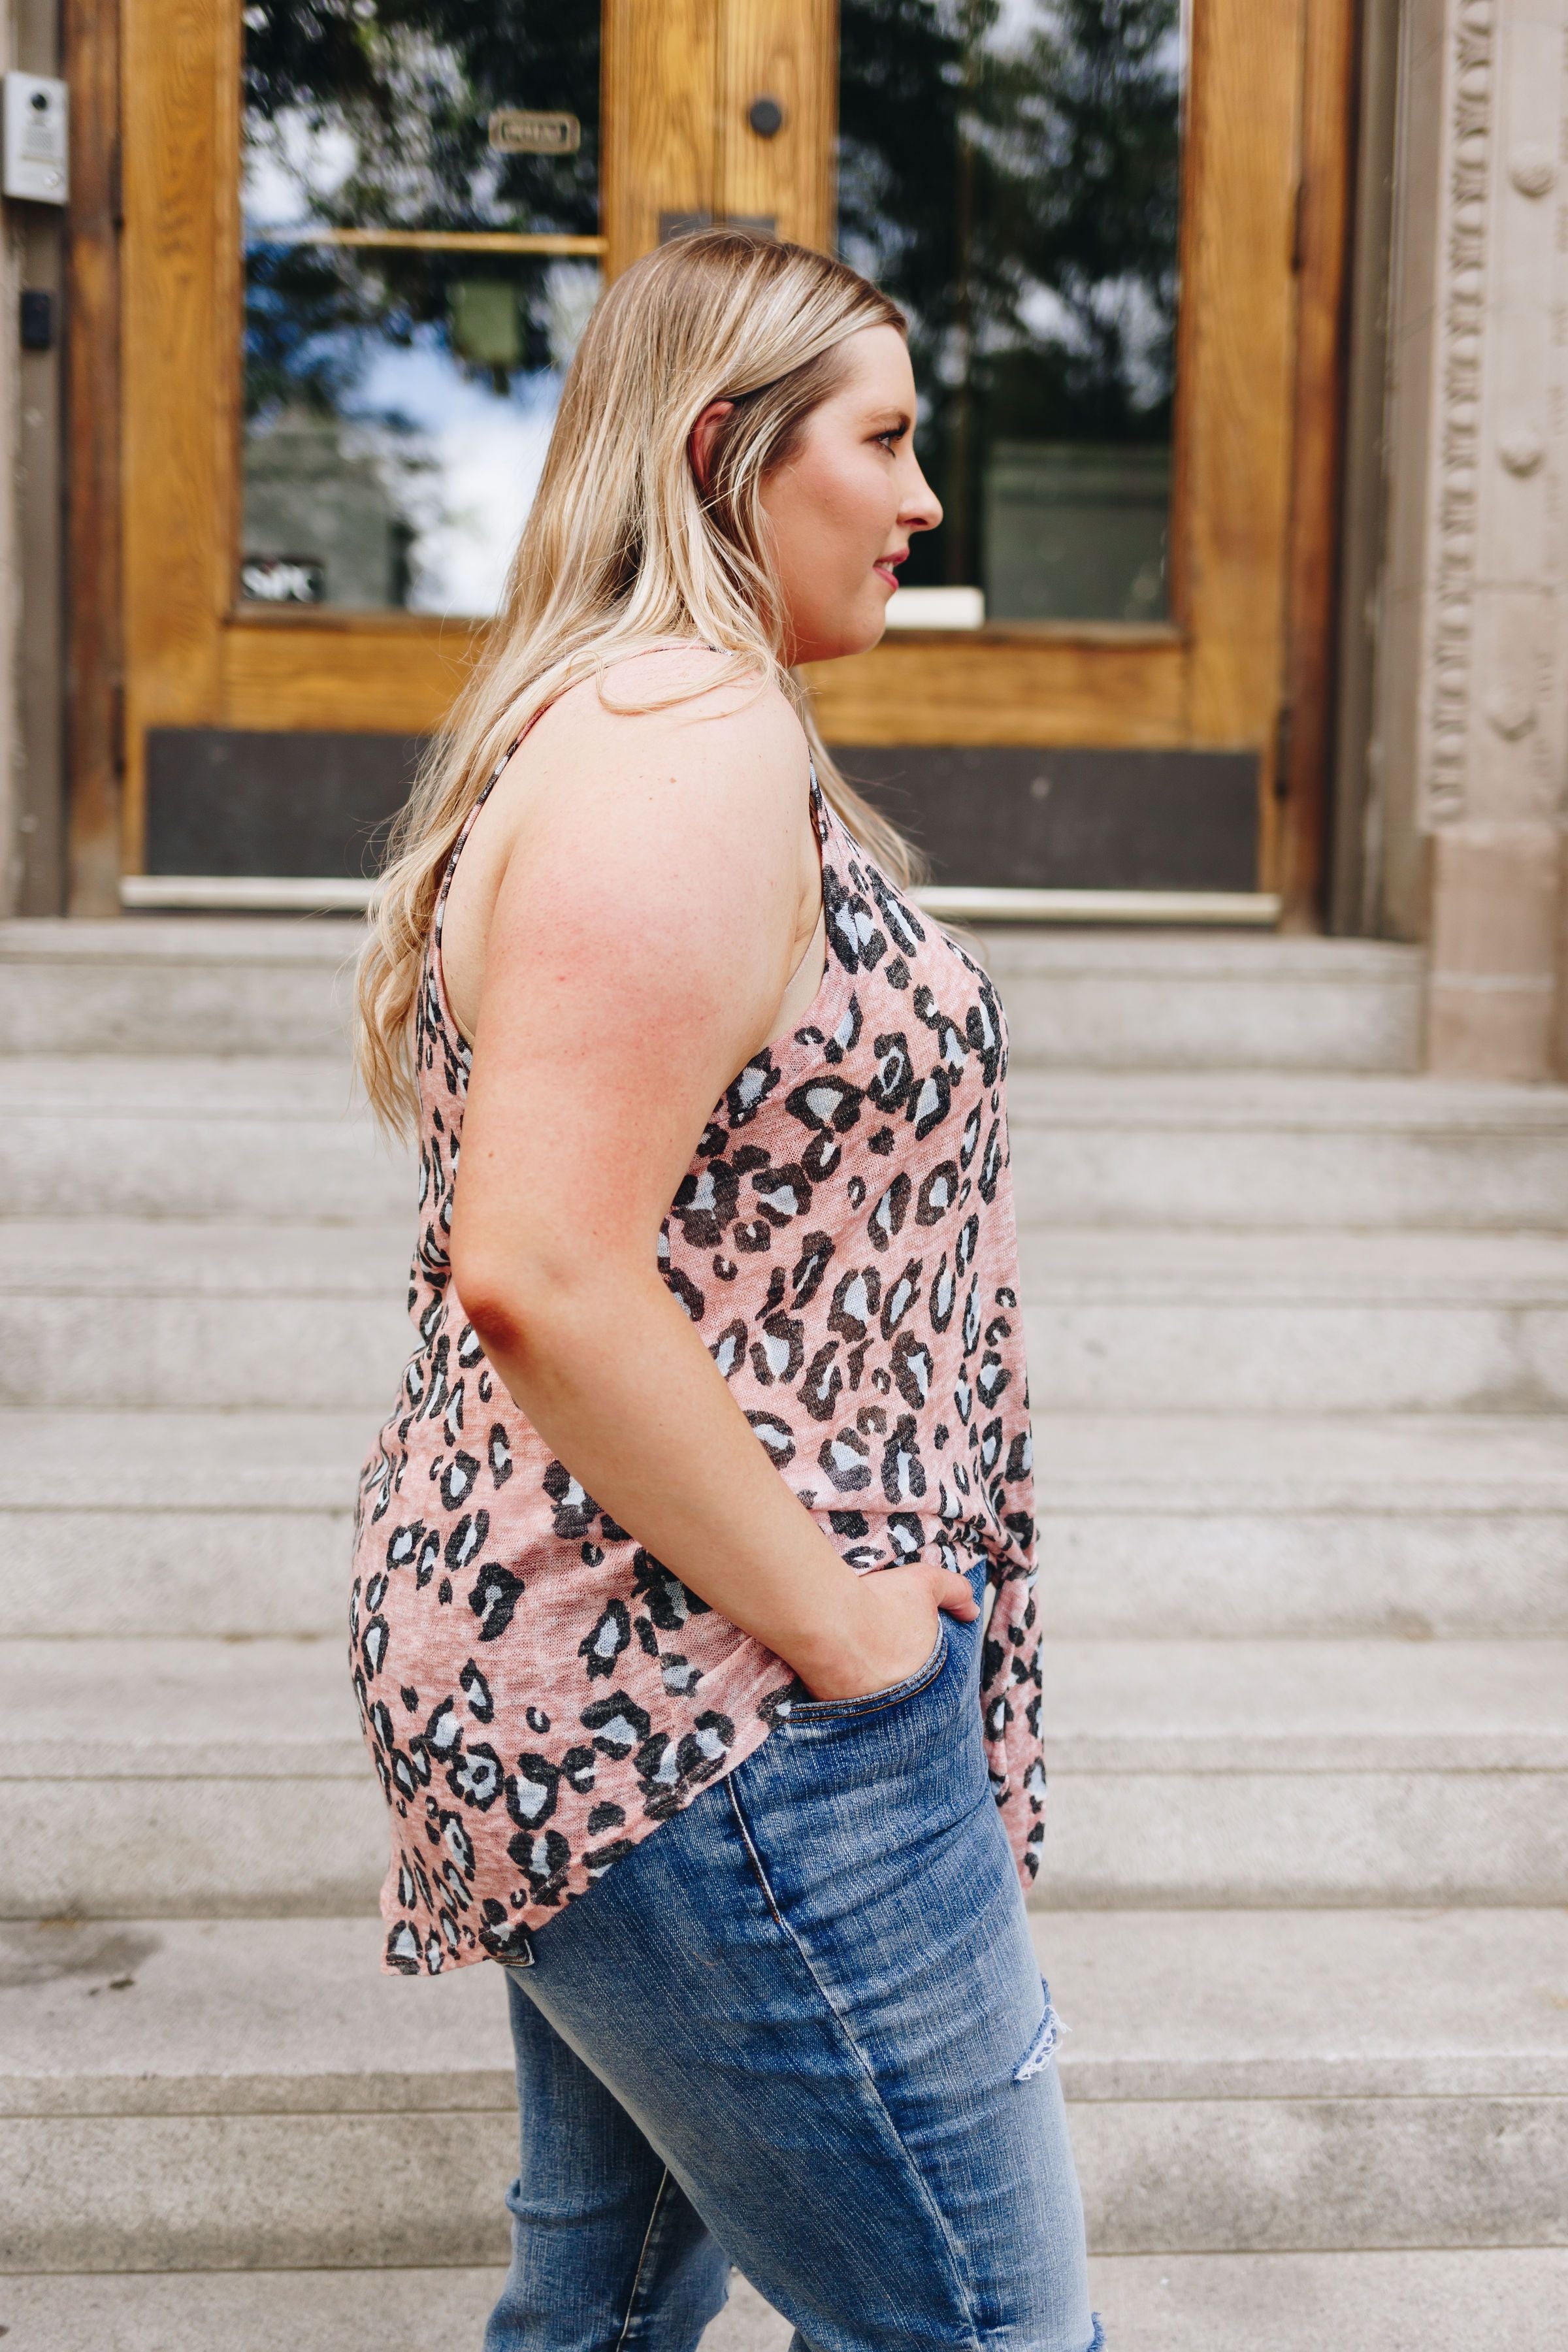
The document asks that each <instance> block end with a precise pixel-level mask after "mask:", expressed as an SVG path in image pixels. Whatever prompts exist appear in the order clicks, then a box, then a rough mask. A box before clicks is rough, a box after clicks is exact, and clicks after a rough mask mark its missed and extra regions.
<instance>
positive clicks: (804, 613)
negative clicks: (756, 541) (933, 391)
mask: <svg viewBox="0 0 1568 2352" xmlns="http://www.w3.org/2000/svg"><path fill="white" fill-rule="evenodd" d="M840 348H841V352H842V355H843V361H844V372H843V374H842V376H841V377H840V379H839V381H838V383H837V385H836V387H835V389H834V390H833V391H832V392H831V393H830V394H828V396H827V398H826V400H825V401H823V402H821V403H820V404H819V405H818V406H817V407H816V408H815V409H813V410H812V412H811V414H810V415H809V416H808V417H807V418H806V420H805V425H804V426H803V427H802V431H801V436H800V439H799V441H798V442H797V444H796V446H795V451H794V453H793V455H792V456H790V457H788V458H786V459H785V461H784V464H783V465H782V466H780V467H777V469H776V470H775V471H774V472H773V473H771V474H769V475H768V476H767V478H765V480H764V481H763V487H762V503H763V511H764V512H765V514H766V516H767V519H768V523H769V527H770V529H771V530H772V534H773V561H774V564H775V567H776V570H777V574H778V579H779V583H780V586H781V588H782V589H783V592H784V612H785V615H786V621H787V630H788V635H787V638H786V642H785V645H784V660H785V662H786V663H788V664H792V665H793V664H794V663H795V662H810V661H833V660H835V659H837V657H838V656H841V655H845V654H859V653H864V652H866V650H867V649H868V646H874V645H875V644H876V643H877V641H878V639H879V637H880V636H881V635H882V632H883V630H884V628H885V627H886V625H887V612H888V604H889V598H890V597H891V595H892V593H893V591H894V589H895V588H896V587H897V586H898V584H899V576H898V575H899V566H900V564H901V563H902V562H903V561H904V559H905V557H906V556H907V555H908V554H909V551H910V539H911V538H912V536H913V535H914V533H915V532H916V531H918V530H934V529H935V528H936V526H937V524H938V523H939V522H940V521H941V520H942V507H941V504H940V502H939V500H938V499H936V497H935V496H934V494H933V492H932V490H931V485H930V483H929V482H928V481H927V480H926V478H925V476H924V475H923V474H922V473H921V469H920V464H919V461H918V459H917V458H916V457H915V447H914V424H915V380H914V372H913V370H912V369H911V367H910V354H909V347H908V345H907V344H906V343H905V341H904V339H903V337H902V336H901V335H900V333H899V331H898V330H897V329H896V328H895V327H880V326H879V327H862V328H861V329H860V330H859V331H858V333H856V334H853V335H850V336H848V337H847V338H846V340H845V341H844V343H843V344H842V345H841V347H840Z"/></svg>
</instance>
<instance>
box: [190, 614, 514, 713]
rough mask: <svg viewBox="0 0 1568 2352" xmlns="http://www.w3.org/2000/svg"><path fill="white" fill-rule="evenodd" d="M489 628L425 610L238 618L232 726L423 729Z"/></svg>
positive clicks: (225, 686) (230, 678)
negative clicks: (326, 618) (335, 617)
mask: <svg viewBox="0 0 1568 2352" xmlns="http://www.w3.org/2000/svg"><path fill="white" fill-rule="evenodd" d="M483 635H484V631H483V627H482V625H480V624H479V623H476V622H471V621H441V620H437V619H433V618H430V617H427V616H426V615H424V614H398V613H384V614H383V613H356V614H343V615H342V620H341V622H340V623H339V624H338V625H335V626H334V625H327V626H323V625H321V619H320V617H319V616H315V615H312V617H311V618H310V619H309V620H295V621H289V620H287V619H285V618H284V617H283V616H282V615H281V614H279V617H278V618H277V619H276V620H274V619H272V618H271V617H270V616H268V618H266V619H261V618H258V619H256V620H251V619H249V618H248V617H247V618H245V619H237V620H233V621H230V622H229V623H228V624H227V625H226V627H225V628H224V630H223V632H222V688H221V695H220V698H219V702H218V707H217V709H216V713H215V714H214V716H215V718H216V723H217V724H219V725H222V726H226V727H329V728H343V729H348V730H359V729H365V730H370V731H371V732H373V733H383V734H388V735H422V734H426V733H427V732H428V731H429V730H431V729H433V728H436V727H438V726H439V725H440V724H441V722H442V720H443V719H445V717H446V715H447V710H448V709H450V708H451V704H452V701H453V698H454V697H455V696H456V695H457V692H458V688H459V687H460V686H461V685H462V683H463V677H464V674H465V672H466V670H467V668H468V663H469V661H470V660H471V659H472V657H473V655H474V652H475V650H476V648H477V647H478V646H479V643H480V642H481V640H482V637H483Z"/></svg>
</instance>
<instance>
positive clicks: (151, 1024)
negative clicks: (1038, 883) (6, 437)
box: [0, 916, 1423, 1070]
mask: <svg viewBox="0 0 1568 2352" xmlns="http://www.w3.org/2000/svg"><path fill="white" fill-rule="evenodd" d="M360 937H361V929H360V926H359V925H358V924H357V923H353V922H344V921H334V920H330V919H320V918H272V919H268V918H238V917H232V918H223V919H204V918H200V917H190V916H181V917H174V918H157V917H140V918H136V919H130V920H125V921H121V922H117V923H64V922H49V921H43V920H35V921H27V922H12V923H6V924H5V925H0V1036H4V1037H5V1040H6V1041H7V1044H8V1045H9V1047H10V1049H11V1050H12V1051H13V1052H18V1053H38V1054H102V1053H132V1054H187V1053H189V1054H285V1055H288V1054H319V1053H332V1052H341V1051H342V1040H343V1038H344V1037H345V1035H346V1032H347V1010H348V1004H349V989H348V986H347V984H346V982H345V980H344V973H345V971H346V969H347V966H348V964H349V963H350V961H351V960H352V958H353V953H354V951H355V949H356V948H357V946H358V943H359V940H360ZM982 947H983V951H984V957H985V960H986V961H987V963H988V965H989V966H990V969H991V970H992V971H993V972H994V974H995V976H996V981H997V985H998V987H999V989H1000V991H1001V993H1002V998H1003V1002H1004V1003H1005V1005H1006V1007H1007V1012H1008V1017H1009V1021H1010V1023H1011V1026H1012V1034H1013V1047H1014V1055H1015V1059H1016V1062H1017V1063H1018V1064H1020V1065H1023V1064H1026V1063H1036V1064H1042V1065H1050V1066H1064V1065H1082V1066H1097V1067H1101V1068H1134V1069H1153V1070H1159V1069H1177V1068H1180V1069H1194V1068H1197V1069H1201V1068H1208V1067H1219V1068H1226V1069H1229V1068H1254V1069H1280V1068H1287V1067H1288V1068H1291V1069H1304V1070H1333V1069H1340V1070H1411V1069H1415V1067H1416V1066H1417V1063H1418V1059H1419V1040H1420V1009H1421V976H1422V971H1423V963H1422V957H1421V953H1420V950H1417V949H1414V948H1405V947H1396V946H1392V945H1389V944H1387V943H1385V942H1383V941H1379V940H1317V939H1274V938H1252V937H1240V936H1237V935H1236V934H1216V933H1191V932H1187V933H1184V932H1177V931H1163V932H1152V933H1140V932H1135V931H1117V930H1104V931H1093V930H1085V931H1065V930H1050V929H1030V928H1027V927H1021V928H1016V929H1015V928H1011V927H1008V928H1003V929H995V930H993V931H991V932H989V933H987V934H986V935H985V937H984V940H983V941H982Z"/></svg>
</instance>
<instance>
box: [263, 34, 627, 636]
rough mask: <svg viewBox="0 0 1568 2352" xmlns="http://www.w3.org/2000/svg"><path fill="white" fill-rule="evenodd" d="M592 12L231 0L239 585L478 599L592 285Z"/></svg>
mask: <svg viewBox="0 0 1568 2352" xmlns="http://www.w3.org/2000/svg"><path fill="white" fill-rule="evenodd" d="M599 15H600V12H599V7H598V5H597V0H495V5H489V6H487V7H485V8H482V9H479V8H475V7H474V6H472V5H470V0H255V5H250V6H247V8H246V10H245V12H244V50H243V68H242V71H243V121H242V178H241V210H242V220H243V231H244V249H245V316H244V400H243V407H244V422H243V471H244V483H243V499H242V522H241V547H240V561H239V583H238V588H239V593H240V596H241V598H242V599H245V600H247V601H250V602H253V603H261V604H327V605H339V606H343V605H347V606H355V607H359V608H361V609H366V608H368V609H373V610H374V609H375V608H394V609H396V608H402V609H405V610H408V611H412V612H420V613H432V614H475V615H479V614H488V613H490V612H493V611H494V610H495V608H496V606H497V604H498V603H499V601H500V592H501V587H502V583H503V582H504V578H505V573H506V567H507V563H508V561H509V559H510V553H511V550H512V548H513V546H514V545H515V543H516V539H517V533H518V530H519V529H520V528H521V523H522V520H523V518H524V516H525V514H526V512H527V509H528V505H529V501H530V499H531V497H532V493H533V489H534V486H535V484H536V483H537V481H538V478H539V472H540V467H541V466H542V461H543V457H544V450H545V446H546V444H547V442H548V440H549V436H550V429H551V425H552V421H553V418H554V414H555V407H556V403H557V401H558V399H559V396H560V389H561V383H562V379H563V375H564V373H565V370H566V367H567V365H568V364H569V362H570V360H571V356H572V353H573V351H574V348H575V345H576V341H577V338H578V336H579V334H580V333H581V331H582V328H583V324H584V320H585V319H586V317H587V315H588V312H589V311H590V310H591V309H592V308H593V305H594V303H595V300H596V299H597V296H598V292H599V286H600V266H599V256H600V255H601V253H602V251H603V240H602V238H601V236H600V234H599V144H600V141H599V78H600V61H599V51H600V39H599Z"/></svg>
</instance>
